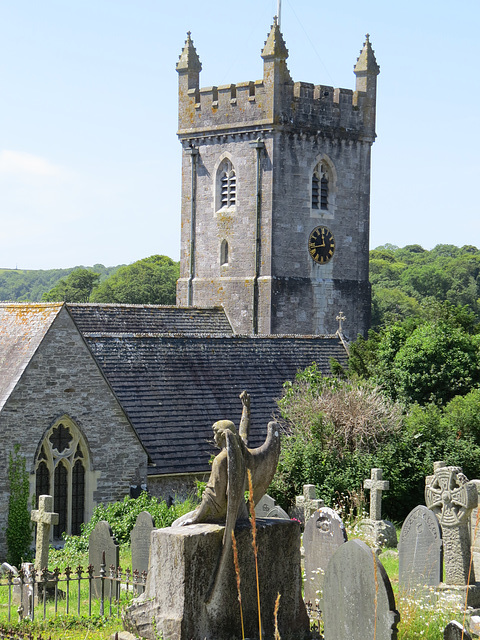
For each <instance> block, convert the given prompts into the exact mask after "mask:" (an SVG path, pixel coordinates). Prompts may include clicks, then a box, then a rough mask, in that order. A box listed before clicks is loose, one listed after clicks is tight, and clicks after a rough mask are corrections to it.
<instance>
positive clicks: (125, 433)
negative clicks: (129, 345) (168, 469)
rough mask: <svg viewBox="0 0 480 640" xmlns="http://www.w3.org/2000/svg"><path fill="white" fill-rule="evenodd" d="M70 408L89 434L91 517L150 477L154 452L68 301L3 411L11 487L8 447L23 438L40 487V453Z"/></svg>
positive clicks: (2, 461) (0, 500)
mask: <svg viewBox="0 0 480 640" xmlns="http://www.w3.org/2000/svg"><path fill="white" fill-rule="evenodd" d="M62 416H68V417H69V418H70V419H71V420H72V421H73V422H74V424H75V425H76V427H77V428H78V429H79V431H80V432H81V434H82V435H83V437H84V440H85V442H86V445H87V448H88V454H89V460H88V461H87V462H88V465H87V469H86V478H85V479H86V494H87V495H86V505H85V520H88V519H89V518H90V516H91V515H92V512H93V509H94V508H95V506H96V505H97V504H99V503H102V502H109V501H112V500H120V499H123V497H124V496H125V495H128V494H129V491H130V486H131V485H135V486H138V485H140V484H145V483H146V471H147V455H146V453H145V450H144V448H143V447H142V445H141V444H140V442H139V440H138V438H137V436H136V434H135V432H134V431H133V428H132V426H131V425H130V423H129V421H128V420H127V418H126V416H125V414H124V412H123V411H122V409H121V407H120V405H119V404H118V402H117V401H116V399H115V397H114V395H113V393H112V392H111V390H110V388H109V386H108V385H107V383H106V381H105V379H104V377H103V375H102V374H101V372H100V370H99V369H98V367H97V365H96V363H95V361H94V359H93V357H92V355H91V353H90V351H89V350H88V347H87V346H86V344H85V343H84V341H83V338H82V337H81V336H80V334H79V333H78V331H77V329H76V327H75V325H74V323H73V321H72V319H71V317H70V315H69V313H68V311H67V310H66V309H65V308H63V309H62V310H61V312H60V313H59V315H58V317H57V318H56V320H55V321H54V322H53V324H52V326H51V327H50V329H49V331H48V333H47V335H46V337H45V338H44V340H43V342H42V343H41V345H40V347H39V349H38V350H37V352H36V353H35V355H34V356H33V357H32V359H31V361H30V363H29V365H28V367H27V368H26V370H25V372H24V373H23V375H22V377H21V378H20V380H19V381H18V383H17V385H16V387H15V390H14V391H13V393H12V394H11V396H10V397H9V399H8V400H7V402H6V404H5V406H4V408H3V410H2V413H1V414H0V430H1V433H2V437H3V438H4V441H5V442H6V443H8V446H7V447H5V448H3V449H2V450H1V454H0V456H1V457H0V468H1V469H2V470H3V472H2V473H3V482H2V484H3V486H4V487H6V485H7V480H6V473H7V468H8V455H9V453H10V452H11V451H12V450H13V447H14V445H15V444H16V443H19V444H20V454H21V455H23V456H25V458H26V461H27V470H28V471H29V473H30V486H31V491H32V495H33V494H34V492H35V467H34V464H35V457H36V454H37V451H38V449H39V447H40V444H41V442H42V440H43V438H44V436H45V434H46V432H47V431H48V430H49V429H50V427H51V426H52V425H53V424H54V423H55V422H56V421H57V420H58V419H60V418H62ZM7 513H8V494H7V492H6V491H3V492H2V493H1V494H0V557H3V558H4V556H5V552H6V548H5V525H6V522H7Z"/></svg>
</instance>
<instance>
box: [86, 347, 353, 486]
mask: <svg viewBox="0 0 480 640" xmlns="http://www.w3.org/2000/svg"><path fill="white" fill-rule="evenodd" d="M86 340H87V343H88V345H89V347H90V349H91V350H92V352H93V353H94V355H95V357H96V359H97V362H98V363H99V365H100V367H101V368H102V370H103V371H104V373H105V375H106V377H107V378H108V380H109V382H110V384H111V386H112V388H113V389H114V391H115V393H116V395H117V397H118V399H119V400H120V402H121V403H122V406H123V408H124V409H125V411H126V412H127V414H128V416H129V418H130V420H131V421H132V423H133V425H134V426H135V429H136V431H137V433H138V435H139V436H140V439H141V440H142V442H143V444H144V446H145V448H146V449H147V451H148V452H149V455H150V457H151V459H152V460H153V462H154V463H155V465H156V467H155V468H151V469H150V471H149V473H151V474H153V475H157V474H176V473H188V472H201V471H208V470H209V466H208V460H209V458H210V455H211V454H212V453H213V452H214V448H213V445H212V430H211V426H212V424H213V422H215V421H216V420H221V419H230V420H233V421H234V422H235V424H236V425H237V426H238V424H239V421H240V417H241V409H242V407H241V402H240V400H239V398H238V396H239V394H240V393H241V391H242V390H243V389H247V391H248V392H249V393H250V394H251V396H252V416H251V418H252V419H251V424H252V427H251V432H250V440H249V445H250V446H259V445H260V444H261V443H262V442H263V440H264V438H265V435H266V428H267V423H268V421H269V420H270V419H271V417H272V413H273V412H274V411H275V408H276V404H275V398H278V397H279V396H280V395H281V390H282V384H283V382H284V381H285V380H288V379H293V377H294V376H295V373H296V372H297V370H298V369H301V368H304V367H306V366H307V365H309V364H311V363H312V362H313V361H316V362H317V364H318V365H319V368H320V369H321V370H322V371H324V372H325V373H328V372H329V359H330V358H331V357H335V358H336V359H337V360H339V361H340V362H342V363H346V357H347V356H346V351H345V348H344V346H343V345H342V343H341V342H340V340H339V339H338V338H337V337H334V336H331V337H318V336H265V337H245V336H224V337H220V336H217V337H210V338H205V337H198V336H197V337H194V336H190V337H168V336H149V337H146V336H137V337H134V336H131V337H127V336H117V337H114V336H111V335H103V336H91V337H88V336H86Z"/></svg>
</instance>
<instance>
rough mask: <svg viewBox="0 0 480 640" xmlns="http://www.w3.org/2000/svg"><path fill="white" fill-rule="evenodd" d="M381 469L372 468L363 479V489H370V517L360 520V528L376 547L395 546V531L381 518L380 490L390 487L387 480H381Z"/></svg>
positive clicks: (390, 524) (392, 526) (393, 527)
mask: <svg viewBox="0 0 480 640" xmlns="http://www.w3.org/2000/svg"><path fill="white" fill-rule="evenodd" d="M382 476H383V470H382V469H372V470H371V472H370V478H367V480H365V481H364V483H363V487H364V489H368V490H369V491H370V518H366V519H364V520H361V521H360V529H361V530H362V532H363V534H364V536H366V537H367V538H368V540H369V541H370V542H371V543H372V544H374V545H375V546H377V547H396V546H397V531H396V529H395V526H394V525H393V524H392V523H391V522H389V521H388V520H382V492H383V491H386V490H387V489H388V488H389V487H390V483H389V482H388V480H383V477H382Z"/></svg>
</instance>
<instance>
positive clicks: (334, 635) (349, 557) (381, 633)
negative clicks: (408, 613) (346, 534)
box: [323, 540, 400, 640]
mask: <svg viewBox="0 0 480 640" xmlns="http://www.w3.org/2000/svg"><path fill="white" fill-rule="evenodd" d="M323 620H324V638H325V640H340V639H345V640H346V639H347V638H348V640H365V639H366V638H374V637H375V638H378V639H379V640H380V638H381V639H382V640H389V639H392V640H394V639H395V638H396V637H397V624H398V622H399V620H400V614H399V613H398V611H397V610H396V609H395V597H394V595H393V590H392V585H391V584H390V580H389V579H388V576H387V572H386V571H385V569H384V567H383V565H382V563H381V562H380V560H379V559H378V558H377V556H376V554H375V552H374V551H372V549H370V547H368V546H367V545H366V544H365V543H364V542H362V541H361V540H350V541H349V542H345V544H342V545H340V546H339V547H338V549H337V550H336V552H335V553H334V555H333V556H332V559H331V560H330V562H329V564H328V567H327V570H326V571H325V581H324V585H323Z"/></svg>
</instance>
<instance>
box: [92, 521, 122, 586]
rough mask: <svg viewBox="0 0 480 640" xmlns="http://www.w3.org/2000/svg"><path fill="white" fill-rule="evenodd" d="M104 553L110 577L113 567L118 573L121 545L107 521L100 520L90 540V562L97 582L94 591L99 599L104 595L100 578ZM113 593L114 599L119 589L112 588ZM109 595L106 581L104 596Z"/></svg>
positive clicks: (94, 581) (94, 583)
mask: <svg viewBox="0 0 480 640" xmlns="http://www.w3.org/2000/svg"><path fill="white" fill-rule="evenodd" d="M104 553H105V570H106V575H107V576H109V575H110V567H111V566H112V565H113V567H114V569H115V573H116V571H117V568H118V565H119V545H118V544H117V542H116V540H115V538H114V537H113V532H112V528H111V527H110V525H109V524H108V522H107V521H106V520H100V521H99V522H97V524H96V525H95V529H94V530H93V531H92V533H91V534H90V536H89V538H88V562H89V563H90V564H91V565H93V567H94V575H95V576H96V577H95V580H93V591H94V594H95V596H96V597H97V598H99V597H100V596H101V593H102V581H101V579H100V578H99V577H98V576H99V575H100V569H101V565H102V562H103V554H104ZM115 584H116V583H115ZM117 586H118V585H117ZM112 593H113V594H114V597H116V595H115V594H118V589H114V588H113V587H112ZM109 594H110V588H109V584H108V582H107V581H105V591H104V595H105V597H107V596H108V595H109Z"/></svg>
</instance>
